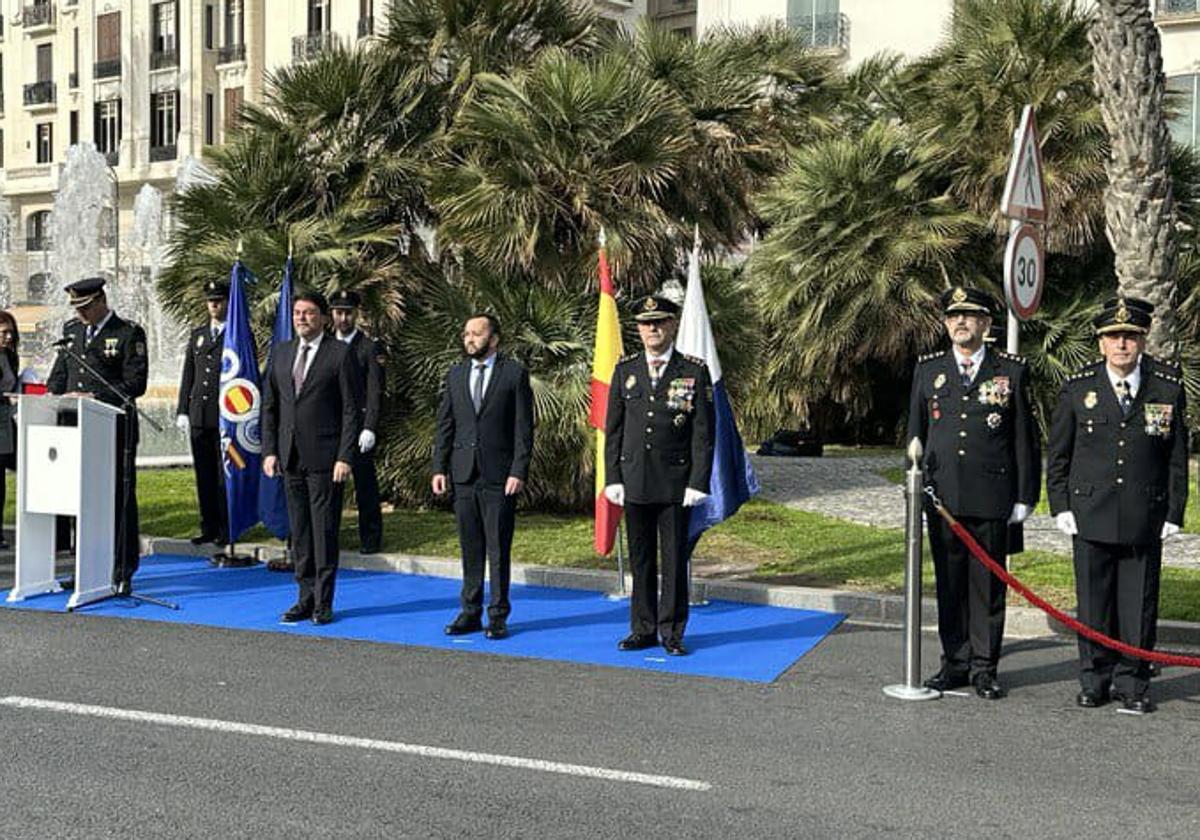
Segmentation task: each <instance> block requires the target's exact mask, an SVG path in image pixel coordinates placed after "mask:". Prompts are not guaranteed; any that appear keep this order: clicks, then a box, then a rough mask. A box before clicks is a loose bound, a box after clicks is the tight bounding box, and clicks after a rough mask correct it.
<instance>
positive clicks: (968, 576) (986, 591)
mask: <svg viewBox="0 0 1200 840" xmlns="http://www.w3.org/2000/svg"><path fill="white" fill-rule="evenodd" d="M926 521H927V522H928V524H929V550H930V553H931V554H932V555H933V573H934V580H935V582H936V583H937V605H938V636H940V637H941V641H942V668H943V669H944V670H945V671H946V672H947V673H953V674H958V675H963V676H969V677H970V678H972V679H974V678H975V677H976V676H977V675H979V674H990V675H991V676H993V677H994V676H995V675H996V666H997V664H998V663H999V661H1000V643H1001V641H1003V639H1004V603H1005V593H1006V591H1007V587H1006V586H1005V584H1004V582H1003V581H1002V580H1000V579H999V578H997V577H996V576H995V575H993V574H992V573H991V572H989V571H988V570H987V568H986V567H985V566H984V565H983V564H982V563H980V562H979V561H978V560H976V559H975V558H974V557H972V556H971V553H970V552H969V551H968V550H967V547H966V546H965V545H963V542H962V540H960V539H959V538H958V537H957V536H955V535H954V532H953V531H951V530H950V526H949V525H947V524H946V522H945V520H944V519H942V518H941V517H940V516H938V515H937V514H929V515H928V516H926ZM958 521H959V522H960V523H961V524H962V525H963V526H964V527H965V528H966V529H967V530H968V531H969V532H970V533H971V535H972V536H973V537H975V539H976V540H977V541H978V542H979V544H980V545H981V546H983V549H984V550H985V551H986V552H987V553H988V554H989V555H991V557H992V559H993V560H995V561H996V562H997V563H1001V564H1004V563H1005V557H1006V555H1007V554H1008V523H1007V522H1006V520H1004V519H978V518H975V517H970V516H962V517H958Z"/></svg>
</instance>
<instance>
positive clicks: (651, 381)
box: [604, 295, 715, 656]
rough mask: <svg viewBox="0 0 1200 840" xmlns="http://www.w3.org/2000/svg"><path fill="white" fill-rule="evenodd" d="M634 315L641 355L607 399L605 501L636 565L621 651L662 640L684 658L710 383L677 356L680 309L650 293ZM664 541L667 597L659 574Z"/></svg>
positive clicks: (699, 367) (708, 466) (696, 365)
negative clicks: (616, 513)
mask: <svg viewBox="0 0 1200 840" xmlns="http://www.w3.org/2000/svg"><path fill="white" fill-rule="evenodd" d="M636 309H637V314H636V315H635V316H634V318H635V320H636V321H637V325H638V335H639V336H640V337H641V339H642V346H643V348H644V352H642V353H634V354H633V355H630V356H626V357H625V358H623V359H621V361H619V362H617V366H616V368H615V370H614V372H613V376H612V384H611V387H610V388H609V392H608V415H607V421H606V423H605V429H604V435H605V445H604V471H605V473H604V474H605V475H606V476H607V477H608V480H609V482H610V483H609V484H608V485H607V486H606V487H605V488H604V494H605V495H606V496H607V497H608V499H609V501H611V502H612V503H613V504H616V505H623V506H624V507H625V521H626V522H627V523H628V526H629V555H630V557H631V558H632V560H633V594H632V597H631V599H630V604H629V607H630V628H631V632H630V634H629V635H628V636H626V637H625V638H624V639H622V640H621V641H620V642H619V643H618V644H617V647H618V648H619V649H620V650H642V649H645V648H648V647H652V646H654V645H656V644H658V640H659V638H661V640H662V646H663V649H664V650H666V652H667V653H668V654H670V655H672V656H683V655H684V654H686V653H687V650H686V649H685V648H684V646H683V633H684V630H685V629H686V627H687V618H688V572H687V567H688V540H687V537H688V521H689V518H690V516H691V508H692V507H693V506H695V505H696V504H698V503H699V502H701V501H703V500H704V499H705V497H706V496H707V495H708V485H709V478H710V477H711V474H712V462H713V432H714V428H715V421H714V419H713V407H712V381H711V380H710V378H709V375H708V366H707V365H706V364H705V363H704V361H703V360H701V359H698V358H696V357H694V356H685V355H684V354H682V353H677V352H675V349H674V341H675V332H676V330H677V329H678V325H679V306H678V304H676V303H675V302H674V301H672V300H671V299H669V298H666V297H661V296H657V295H652V296H650V297H647V298H643V299H642V300H641V301H640V302H639V303H638V305H637V307H636ZM656 534H657V536H658V542H661V544H662V598H661V600H660V599H659V597H658V576H657V574H656V566H657V559H658V557H657V555H658V545H657V542H656V540H655V535H656Z"/></svg>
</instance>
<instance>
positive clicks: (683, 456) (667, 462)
mask: <svg viewBox="0 0 1200 840" xmlns="http://www.w3.org/2000/svg"><path fill="white" fill-rule="evenodd" d="M714 427H715V421H714V419H713V406H712V381H711V380H710V379H709V376H708V366H707V365H706V364H705V363H704V361H703V360H701V359H698V358H696V357H695V356H687V355H684V354H683V353H680V352H679V351H678V350H676V351H674V352H673V353H672V354H671V360H670V361H669V362H668V363H667V366H666V367H665V368H664V369H663V372H662V375H661V376H660V377H659V380H658V387H657V388H651V387H650V365H649V363H648V362H647V361H646V354H645V353H635V354H633V355H630V356H626V357H625V358H623V359H621V361H619V362H618V363H617V366H616V369H615V370H614V371H613V378H612V382H611V384H610V385H609V391H608V414H607V417H606V418H605V428H604V434H605V441H604V470H605V477H606V479H605V480H606V481H607V483H609V484H624V485H625V499H626V500H627V501H629V502H633V503H635V504H639V503H640V504H678V503H679V502H682V501H683V491H684V490H686V489H687V488H688V487H691V488H692V489H693V490H699V491H700V492H702V493H707V492H708V487H709V478H710V477H711V475H712V462H713V431H714Z"/></svg>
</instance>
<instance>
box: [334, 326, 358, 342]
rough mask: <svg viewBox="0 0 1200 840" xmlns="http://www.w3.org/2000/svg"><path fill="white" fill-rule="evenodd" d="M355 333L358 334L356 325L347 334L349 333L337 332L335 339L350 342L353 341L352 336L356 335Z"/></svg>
mask: <svg viewBox="0 0 1200 840" xmlns="http://www.w3.org/2000/svg"><path fill="white" fill-rule="evenodd" d="M356 335H358V327H355V328H354V329H353V330H352V331H351V332H350V334H349V335H342V334H341V333H337V340H338V341H344V342H346V343H347V344H350V343H351V342H352V341H354V336H356Z"/></svg>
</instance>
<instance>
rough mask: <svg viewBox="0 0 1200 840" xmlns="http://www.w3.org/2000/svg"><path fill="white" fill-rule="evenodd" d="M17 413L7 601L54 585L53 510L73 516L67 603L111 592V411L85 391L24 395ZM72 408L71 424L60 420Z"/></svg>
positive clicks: (114, 419)
mask: <svg viewBox="0 0 1200 840" xmlns="http://www.w3.org/2000/svg"><path fill="white" fill-rule="evenodd" d="M10 399H16V400H18V401H19V410H18V412H17V459H18V460H17V575H16V583H15V585H14V586H13V588H12V591H11V592H10V593H9V594H8V600H9V601H21V600H24V599H25V598H27V597H29V596H31V595H41V594H43V593H46V592H58V591H59V590H60V587H59V585H58V582H57V581H56V580H55V578H54V551H55V545H54V517H55V516H74V517H75V519H76V521H75V592H74V593H73V594H72V595H71V599H70V600H69V601H68V602H67V609H68V610H73V609H75V608H76V607H79V606H83V605H84V604H88V603H91V602H92V601H98V600H100V599H101V598H107V597H108V596H110V595H112V592H113V584H112V576H113V543H114V534H113V528H114V521H113V520H114V517H115V515H116V498H117V487H116V465H117V458H118V457H119V455H118V453H117V429H116V422H117V417H118V416H120V415H121V413H122V412H121V409H119V408H114V407H113V406H111V405H106V404H105V403H102V402H100V401H98V400H94V399H91V398H90V397H67V396H61V397H59V396H49V395H33V394H24V395H19V396H14V397H10ZM60 411H74V412H76V414H77V416H78V418H79V424H78V425H77V426H59V425H56V424H57V422H58V414H59V412H60Z"/></svg>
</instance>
